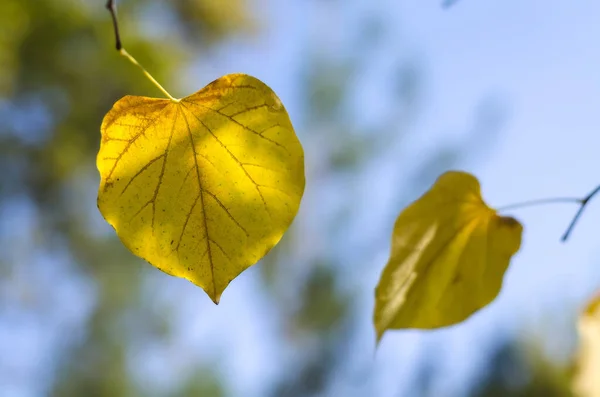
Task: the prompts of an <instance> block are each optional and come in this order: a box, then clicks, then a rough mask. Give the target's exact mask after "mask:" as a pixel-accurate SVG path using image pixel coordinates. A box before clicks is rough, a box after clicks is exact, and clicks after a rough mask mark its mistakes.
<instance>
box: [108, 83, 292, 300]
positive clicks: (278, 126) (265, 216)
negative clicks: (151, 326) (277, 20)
mask: <svg viewBox="0 0 600 397" xmlns="http://www.w3.org/2000/svg"><path fill="white" fill-rule="evenodd" d="M101 131H102V143H101V146H100V151H99V152H98V157H97V166H98V170H99V171H100V176H101V181H100V187H99V191H98V208H99V209H100V212H101V213H102V215H103V216H104V218H105V219H106V221H107V222H108V223H109V224H111V225H112V226H113V227H114V229H115V230H116V232H117V235H118V236H119V238H120V239H121V241H122V242H123V244H124V245H125V246H126V247H127V248H128V249H129V250H130V251H131V252H133V253H134V254H135V255H137V256H139V257H141V258H143V259H145V260H147V261H148V262H150V263H151V264H152V265H154V266H156V267H157V268H159V269H160V270H162V271H164V272H166V273H168V274H171V275H174V276H177V277H183V278H186V279H188V280H190V281H191V282H193V283H194V284H196V285H198V286H200V287H202V288H203V289H204V291H206V293H207V294H208V295H209V296H210V298H211V299H212V300H213V301H214V302H215V303H218V302H219V299H220V297H221V294H222V292H223V290H224V289H225V288H226V287H227V285H228V284H229V283H230V282H231V280H233V279H234V278H235V277H236V276H237V275H239V274H240V273H241V272H242V271H244V270H245V269H247V268H248V267H250V266H252V265H253V264H255V263H256V262H257V261H258V260H260V259H261V258H262V257H263V256H264V255H266V254H267V252H269V250H270V249H271V248H272V247H273V246H275V245H276V244H277V243H278V242H279V240H280V239H281V237H282V236H283V233H284V232H285V231H286V230H287V228H288V227H289V226H290V224H291V222H292V220H293V219H294V217H295V215H296V213H297V212H298V208H299V206H300V200H301V198H302V195H303V192H304V154H303V150H302V146H301V144H300V142H299V141H298V138H297V137H296V134H295V133H294V129H293V127H292V124H291V122H290V119H289V116H288V114H287V112H286V110H285V108H284V107H283V105H282V103H281V101H280V100H279V98H278V97H277V96H276V95H275V93H274V92H273V91H272V90H271V89H270V88H269V87H267V86H266V85H265V84H264V83H262V82H261V81H260V80H257V79H256V78H254V77H251V76H248V75H244V74H232V75H227V76H224V77H221V78H219V79H217V80H215V81H213V82H212V83H210V84H209V85H208V86H206V87H205V88H203V89H202V90H200V91H199V92H197V93H195V94H193V95H190V96H188V97H186V98H183V99H181V100H180V101H178V102H177V101H171V100H168V99H155V98H147V97H138V96H126V97H124V98H122V99H121V100H119V101H118V102H117V103H116V104H115V105H114V107H113V108H112V109H111V110H110V111H109V112H108V114H107V115H106V116H105V118H104V121H103V123H102V128H101Z"/></svg>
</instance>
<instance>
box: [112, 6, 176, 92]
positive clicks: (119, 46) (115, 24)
mask: <svg viewBox="0 0 600 397" xmlns="http://www.w3.org/2000/svg"><path fill="white" fill-rule="evenodd" d="M106 9H107V10H108V11H109V12H110V16H111V17H112V21H113V28H114V31H115V47H116V48H117V51H119V54H121V55H123V56H124V57H125V58H127V59H128V60H129V61H130V62H131V63H133V64H134V65H135V66H137V67H138V68H140V69H141V70H142V73H144V75H145V76H146V77H147V78H148V79H149V80H150V81H151V82H152V83H153V84H154V85H155V86H156V87H157V88H158V89H159V90H161V91H162V92H163V94H165V95H166V96H167V97H168V98H169V99H170V100H171V101H173V102H179V99H176V98H174V97H173V96H172V95H171V94H169V92H168V91H167V90H165V88H164V87H163V86H162V85H160V83H159V82H158V81H156V79H155V78H154V77H153V76H152V75H151V74H150V73H149V72H148V71H147V70H146V69H144V67H143V66H142V65H140V63H139V62H138V61H137V60H136V59H135V58H134V57H132V56H131V55H129V53H128V52H127V51H126V50H125V48H123V44H122V43H121V35H120V34H119V20H118V19H117V6H116V2H115V0H107V2H106Z"/></svg>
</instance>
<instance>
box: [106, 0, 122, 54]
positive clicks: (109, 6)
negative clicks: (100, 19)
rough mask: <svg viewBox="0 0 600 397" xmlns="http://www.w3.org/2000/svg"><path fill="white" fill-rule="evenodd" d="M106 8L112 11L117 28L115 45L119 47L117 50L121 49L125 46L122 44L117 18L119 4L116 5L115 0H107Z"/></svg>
mask: <svg viewBox="0 0 600 397" xmlns="http://www.w3.org/2000/svg"><path fill="white" fill-rule="evenodd" d="M106 9H107V10H108V11H109V12H110V16H111V17H112V21H113V27H114V28H115V43H116V45H115V46H116V47H117V51H121V48H123V46H122V45H121V35H119V21H118V20H117V6H116V5H115V0H107V2H106Z"/></svg>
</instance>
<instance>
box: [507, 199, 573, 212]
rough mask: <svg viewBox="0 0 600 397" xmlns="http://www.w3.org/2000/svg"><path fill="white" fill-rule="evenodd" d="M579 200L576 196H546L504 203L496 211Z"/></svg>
mask: <svg viewBox="0 0 600 397" xmlns="http://www.w3.org/2000/svg"><path fill="white" fill-rule="evenodd" d="M581 202H582V200H581V199H580V198H576V197H553V198H547V199H539V200H531V201H524V202H521V203H515V204H509V205H505V206H503V207H500V208H498V209H497V211H506V210H512V209H515V208H523V207H533V206H537V205H544V204H558V203H578V204H581Z"/></svg>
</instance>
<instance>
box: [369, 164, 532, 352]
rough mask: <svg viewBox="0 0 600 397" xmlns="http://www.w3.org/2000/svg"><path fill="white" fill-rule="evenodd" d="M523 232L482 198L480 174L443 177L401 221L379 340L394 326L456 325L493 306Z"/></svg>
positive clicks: (382, 284)
mask: <svg viewBox="0 0 600 397" xmlns="http://www.w3.org/2000/svg"><path fill="white" fill-rule="evenodd" d="M522 230H523V228H522V226H521V224H520V223H519V222H518V221H516V220H515V219H514V218H510V217H501V216H498V215H497V213H496V211H495V210H493V209H491V208H490V207H488V206H487V205H486V204H485V203H484V202H483V199H482V198H481V192H480V187H479V182H478V181H477V179H476V178H475V177H474V176H472V175H470V174H468V173H465V172H456V171H450V172H446V173H445V174H443V175H442V176H440V177H439V178H438V180H437V181H436V182H435V184H434V185H433V186H432V187H431V189H430V190H429V191H427V192H426V193H425V194H424V195H423V196H421V197H420V198H419V199H418V200H416V201H415V202H413V203H412V204H411V205H410V206H408V207H407V208H406V209H405V210H404V211H402V213H401V214H400V216H399V217H398V219H397V220H396V224H395V226H394V231H393V235H392V249H391V256H390V259H389V261H388V263H387V265H386V267H385V269H384V270H383V273H382V275H381V279H380V281H379V285H378V286H377V289H376V293H375V295H376V301H375V312H374V324H375V329H376V332H377V340H378V341H379V340H380V339H381V337H382V336H383V333H384V332H385V331H386V330H388V329H401V328H439V327H444V326H448V325H452V324H456V323H458V322H461V321H463V320H465V319H466V318H467V317H469V316H470V315H471V314H473V313H474V312H475V311H477V310H479V309H480V308H482V307H484V306H486V305H487V304H488V303H490V302H491V301H492V300H493V299H494V298H495V297H496V296H497V295H498V293H499V291H500V288H501V286H502V279H503V276H504V272H505V271H506V269H507V267H508V264H509V261H510V259H511V257H512V256H513V255H514V254H515V253H516V252H517V251H518V250H519V247H520V245H521V233H522Z"/></svg>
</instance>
